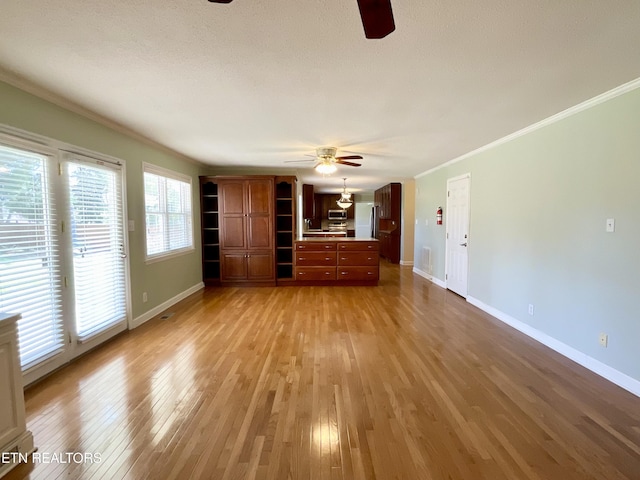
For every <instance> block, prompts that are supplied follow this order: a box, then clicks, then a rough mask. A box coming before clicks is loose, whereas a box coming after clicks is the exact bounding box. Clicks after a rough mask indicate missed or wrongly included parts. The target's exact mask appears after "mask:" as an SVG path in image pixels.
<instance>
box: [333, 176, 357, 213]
mask: <svg viewBox="0 0 640 480" xmlns="http://www.w3.org/2000/svg"><path fill="white" fill-rule="evenodd" d="M342 180H343V182H344V188H343V189H342V195H341V196H340V200H338V201H337V202H336V203H337V204H338V206H339V207H340V208H345V209H346V208H349V207H350V206H351V205H353V202H352V201H351V194H350V193H349V192H347V179H346V178H343V179H342Z"/></svg>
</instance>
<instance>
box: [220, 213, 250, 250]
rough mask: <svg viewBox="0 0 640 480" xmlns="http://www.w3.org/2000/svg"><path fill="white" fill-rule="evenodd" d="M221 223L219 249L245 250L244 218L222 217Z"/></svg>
mask: <svg viewBox="0 0 640 480" xmlns="http://www.w3.org/2000/svg"><path fill="white" fill-rule="evenodd" d="M221 223H222V225H221V227H222V228H221V229H220V232H221V234H222V235H221V238H220V248H223V249H224V248H247V245H246V243H245V237H246V236H245V217H243V216H239V217H229V216H223V217H222V219H221Z"/></svg>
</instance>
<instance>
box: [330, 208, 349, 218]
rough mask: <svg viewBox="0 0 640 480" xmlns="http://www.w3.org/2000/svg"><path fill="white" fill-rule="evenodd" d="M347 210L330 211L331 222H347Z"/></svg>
mask: <svg viewBox="0 0 640 480" xmlns="http://www.w3.org/2000/svg"><path fill="white" fill-rule="evenodd" d="M346 219H347V211H346V210H329V220H346Z"/></svg>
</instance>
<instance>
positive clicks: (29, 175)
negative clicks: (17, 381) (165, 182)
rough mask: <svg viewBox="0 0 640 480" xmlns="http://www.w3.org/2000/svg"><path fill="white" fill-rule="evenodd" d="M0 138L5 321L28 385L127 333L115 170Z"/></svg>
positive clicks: (0, 279)
mask: <svg viewBox="0 0 640 480" xmlns="http://www.w3.org/2000/svg"><path fill="white" fill-rule="evenodd" d="M5 140H6V139H5V138H4V137H3V136H0V311H2V312H11V313H20V314H21V315H22V318H21V320H20V321H19V322H18V343H19V350H20V363H21V366H22V370H23V373H24V381H25V383H31V382H32V381H34V380H36V379H37V378H39V377H40V376H42V375H44V374H46V373H48V372H50V371H52V370H54V369H55V368H58V367H59V366H61V365H62V364H64V363H66V362H68V361H69V360H70V359H71V358H73V357H74V356H76V355H79V354H81V353H83V352H85V351H86V350H88V349H89V348H91V347H93V346H95V345H96V344H97V343H99V342H101V341H104V340H105V339H107V338H108V337H110V336H112V335H115V334H116V333H118V332H120V331H122V330H124V329H126V327H127V318H128V307H127V305H128V303H127V291H128V289H127V284H126V282H127V278H128V275H127V262H126V244H125V237H124V228H123V225H124V205H123V196H122V189H123V176H122V171H121V166H120V165H119V164H117V162H114V163H110V162H108V161H102V160H96V159H91V158H88V157H84V156H82V155H78V154H66V153H65V154H64V155H62V154H61V152H60V151H59V150H55V149H49V148H47V147H44V146H39V145H33V144H31V143H30V142H21V141H19V140H14V139H12V140H11V141H5Z"/></svg>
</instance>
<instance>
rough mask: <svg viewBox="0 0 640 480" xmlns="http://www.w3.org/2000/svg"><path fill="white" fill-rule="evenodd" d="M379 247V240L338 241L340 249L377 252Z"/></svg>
mask: <svg viewBox="0 0 640 480" xmlns="http://www.w3.org/2000/svg"><path fill="white" fill-rule="evenodd" d="M378 249H379V246H378V242H340V243H338V250H339V251H343V250H345V251H349V250H367V251H369V252H377V251H378Z"/></svg>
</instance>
